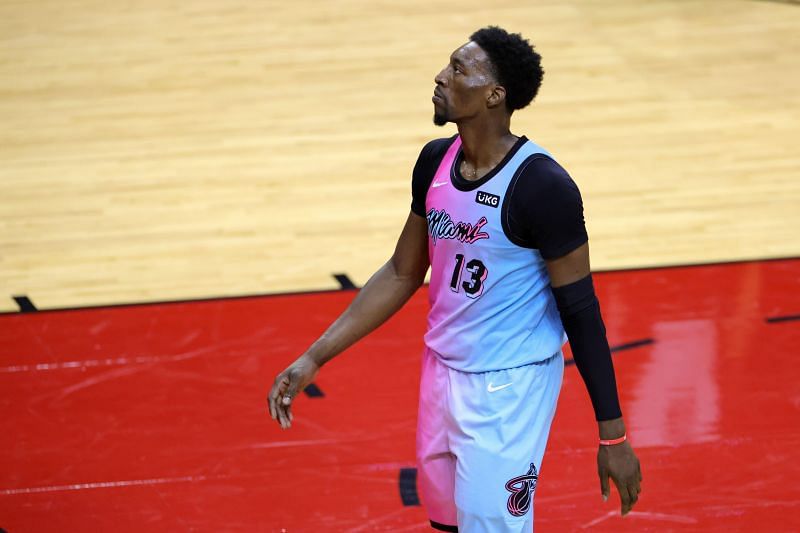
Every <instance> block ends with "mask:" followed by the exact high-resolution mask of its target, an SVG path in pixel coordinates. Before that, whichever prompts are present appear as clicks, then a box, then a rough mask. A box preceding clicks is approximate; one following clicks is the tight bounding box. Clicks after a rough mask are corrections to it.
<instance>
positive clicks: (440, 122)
mask: <svg viewBox="0 0 800 533" xmlns="http://www.w3.org/2000/svg"><path fill="white" fill-rule="evenodd" d="M448 122H449V120H448V119H447V115H445V114H444V113H439V112H438V111H434V112H433V123H434V124H435V125H437V126H444V125H445V124H447V123H448Z"/></svg>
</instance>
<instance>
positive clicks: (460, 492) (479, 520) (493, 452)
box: [417, 348, 564, 533]
mask: <svg viewBox="0 0 800 533" xmlns="http://www.w3.org/2000/svg"><path fill="white" fill-rule="evenodd" d="M563 374H564V358H563V357H562V355H561V352H558V353H557V354H555V355H553V356H552V357H550V358H549V359H546V360H544V361H539V362H537V363H533V364H530V365H526V366H521V367H517V368H510V369H507V370H497V371H493V372H480V373H467V372H460V371H458V370H453V369H451V368H449V367H447V366H445V365H444V364H442V362H441V361H439V359H438V358H437V356H436V354H435V353H434V352H433V351H431V350H430V349H427V348H426V349H425V352H424V354H423V357H422V377H421V380H420V395H419V414H418V419H417V470H418V475H417V480H418V484H419V488H420V492H421V496H422V501H423V504H424V505H425V509H426V510H427V513H428V517H429V518H430V520H431V524H432V525H433V527H434V528H436V529H441V530H443V531H460V532H461V533H479V532H487V533H488V532H492V533H500V532H512V531H513V532H521V531H531V530H532V528H533V496H534V490H535V489H536V482H537V479H538V475H539V471H540V469H541V465H542V457H543V456H544V449H545V445H546V444H547V436H548V434H549V433H550V424H551V422H552V421H553V415H555V411H556V403H557V401H558V393H559V391H560V389H561V381H562V378H563ZM456 527H458V529H456Z"/></svg>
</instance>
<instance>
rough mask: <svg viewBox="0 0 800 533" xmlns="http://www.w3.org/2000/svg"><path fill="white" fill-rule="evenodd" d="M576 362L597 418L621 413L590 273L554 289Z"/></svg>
mask: <svg viewBox="0 0 800 533" xmlns="http://www.w3.org/2000/svg"><path fill="white" fill-rule="evenodd" d="M553 295H554V296H555V298H556V304H557V305H558V311H559V313H560V314H561V322H562V323H563V324H564V331H566V332H567V337H569V344H570V346H571V347H572V355H573V357H574V358H575V365H576V366H577V367H578V371H579V372H580V374H581V377H582V378H583V381H584V383H585V384H586V390H587V391H589V397H590V398H591V400H592V406H593V407H594V414H595V418H597V420H598V421H603V420H612V419H614V418H619V417H620V416H622V411H621V410H620V407H619V398H618V397H617V381H616V379H615V378H614V364H613V363H612V362H611V350H609V348H608V341H607V340H606V327H605V325H604V324H603V318H602V316H600V303H599V302H598V301H597V296H595V293H594V285H593V284H592V276H591V274H590V275H588V276H586V277H585V278H583V279H580V280H578V281H576V282H574V283H570V284H569V285H564V286H562V287H557V288H553Z"/></svg>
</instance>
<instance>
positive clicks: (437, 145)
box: [418, 135, 456, 164]
mask: <svg viewBox="0 0 800 533" xmlns="http://www.w3.org/2000/svg"><path fill="white" fill-rule="evenodd" d="M455 138H456V135H453V136H452V137H443V138H441V139H433V140H432V141H428V142H427V143H426V144H425V146H423V147H422V150H421V151H420V153H419V158H418V161H419V160H425V161H426V162H429V163H433V162H437V164H438V162H439V161H441V160H442V158H443V157H444V154H445V153H447V149H448V148H450V145H451V144H453V141H454V140H455Z"/></svg>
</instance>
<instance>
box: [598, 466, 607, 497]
mask: <svg viewBox="0 0 800 533" xmlns="http://www.w3.org/2000/svg"><path fill="white" fill-rule="evenodd" d="M597 474H598V475H599V476H600V495H601V496H602V497H603V501H604V502H605V501H608V494H609V492H610V489H609V488H608V472H607V471H606V470H605V469H602V468H601V469H598V471H597Z"/></svg>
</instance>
